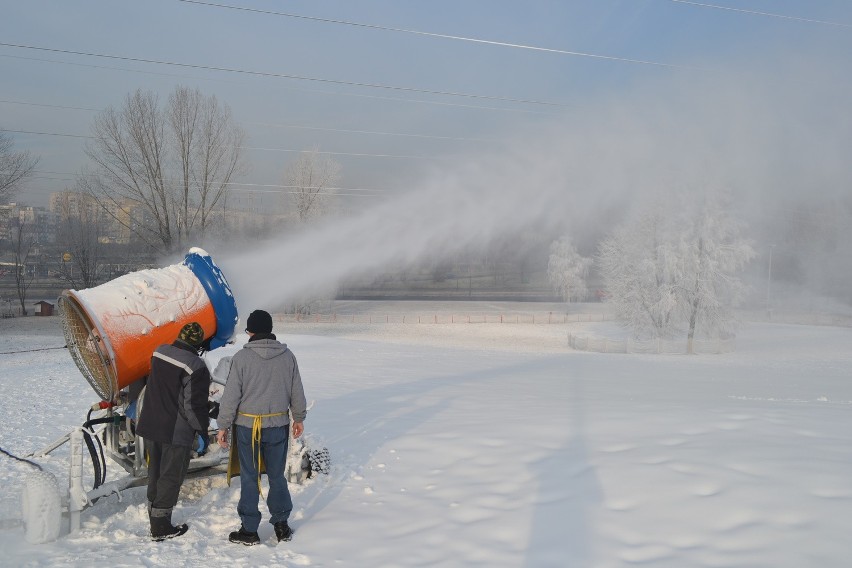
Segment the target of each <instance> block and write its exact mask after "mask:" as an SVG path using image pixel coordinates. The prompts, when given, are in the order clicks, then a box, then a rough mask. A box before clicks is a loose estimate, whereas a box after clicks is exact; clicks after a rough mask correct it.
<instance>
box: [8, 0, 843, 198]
mask: <svg viewBox="0 0 852 568" xmlns="http://www.w3.org/2000/svg"><path fill="white" fill-rule="evenodd" d="M718 2H719V4H714V3H707V4H700V3H692V2H679V1H673V0H550V1H548V0H536V1H531V2H518V1H515V2H508V1H503V0H464V1H461V2H460V1H458V0H453V1H449V0H430V1H429V2H424V1H414V0H407V1H406V0H385V1H381V0H364V1H359V2H353V1H351V0H339V1H334V0H320V1H316V0H315V1H311V2H308V1H304V0H301V1H300V0H293V1H287V2H283V1H271V0H268V1H264V0H221V3H218V5H216V4H217V3H214V2H201V1H199V2H184V1H179V0H147V1H145V2H141V1H136V2H133V1H116V0H110V1H107V0H79V1H74V2H67V1H64V0H63V1H60V0H53V1H49V0H27V1H26V2H19V1H12V0H2V1H0V13H2V18H0V44H2V45H0V76H2V81H0V128H3V129H7V130H10V131H22V132H10V134H11V135H12V136H13V138H14V140H15V144H16V148H18V149H28V150H30V151H32V152H33V153H34V154H35V155H37V156H40V157H41V162H40V164H39V168H38V170H39V173H38V175H37V177H36V178H35V179H33V180H31V181H30V182H29V183H28V185H27V188H26V190H25V191H24V192H21V193H20V194H19V196H18V201H20V202H24V203H31V204H37V205H38V204H44V203H46V196H47V194H49V193H50V192H52V191H59V190H62V189H64V188H66V187H70V186H71V185H72V183H73V182H72V179H73V174H75V173H76V172H78V171H79V170H80V168H81V167H82V166H83V165H84V164H85V163H86V158H85V156H84V154H83V151H82V145H83V143H84V141H85V138H84V137H85V136H87V135H88V134H89V132H90V126H91V123H92V119H93V117H94V116H96V114H97V112H98V111H100V110H102V109H104V108H107V107H109V106H115V107H118V106H120V105H121V104H122V102H123V99H124V97H125V96H126V95H127V94H128V93H131V92H133V91H135V90H136V89H143V90H151V91H154V92H156V93H158V94H159V95H160V96H161V97H162V99H163V100H165V99H166V98H167V96H168V94H169V93H170V92H171V91H172V90H173V89H174V87H175V86H177V85H187V86H190V87H198V88H199V89H201V91H202V92H204V93H205V94H208V95H216V96H217V97H218V98H219V100H220V101H222V102H224V103H227V104H228V105H230V107H231V109H232V110H233V113H234V116H235V118H236V120H237V121H238V122H239V123H240V124H241V125H242V126H243V127H244V128H245V129H246V131H247V133H248V139H247V146H248V147H249V148H248V149H247V150H246V156H247V158H248V161H249V164H250V168H251V169H250V170H249V173H247V174H246V175H245V176H244V177H243V178H241V179H240V180H239V181H241V182H244V183H245V184H247V185H244V186H240V187H239V188H238V189H237V191H238V193H239V195H241V196H243V197H244V198H246V199H248V198H249V197H253V198H254V199H256V200H257V202H258V203H260V202H261V200H271V199H273V195H275V192H276V191H280V190H276V188H274V187H267V188H266V189H262V188H261V186H274V185H276V184H279V185H280V184H281V183H282V173H283V170H284V167H285V166H286V164H287V163H288V161H291V160H293V159H294V157H295V155H296V154H295V153H294V151H300V150H304V149H306V148H308V147H311V146H313V145H319V147H320V149H321V150H322V151H326V152H332V153H334V156H333V157H334V159H336V160H337V161H339V162H340V163H341V165H342V174H343V178H342V180H341V182H340V186H341V187H342V188H343V189H342V190H341V193H343V194H345V195H346V197H345V198H344V199H345V200H346V201H348V202H350V203H352V204H354V203H356V202H361V203H363V202H365V201H366V202H372V201H381V200H383V199H385V198H386V197H387V196H388V195H391V194H393V193H394V192H399V191H402V190H406V189H410V188H412V187H414V186H416V185H417V184H418V183H420V181H421V180H422V179H424V178H425V177H429V176H432V175H433V174H434V172H445V171H448V170H452V169H453V168H456V167H457V166H458V165H459V164H465V163H466V161H468V159H469V156H473V155H478V156H482V155H490V156H500V155H503V153H505V152H508V151H510V150H509V149H511V148H513V146H514V145H515V143H516V142H519V141H522V142H521V143H525V142H524V141H537V142H538V143H541V138H542V137H543V136H553V132H554V131H560V130H562V131H565V130H568V131H570V130H571V125H572V124H574V123H576V122H577V121H579V120H582V122H583V123H584V124H583V126H582V127H583V128H587V129H589V130H590V131H592V132H593V134H594V136H595V138H597V142H596V144H602V145H604V146H605V145H606V140H608V139H613V140H614V141H616V139H618V138H620V137H621V133H620V132H618V128H617V126H616V128H615V130H610V131H607V132H608V135H607V136H602V135H601V133H600V132H598V133H594V130H595V122H596V118H594V117H595V116H599V117H600V119H601V120H602V121H605V122H606V123H607V125H608V126H607V127H608V128H611V127H612V126H613V125H614V124H616V125H617V124H618V121H616V120H613V118H612V116H613V114H616V115H617V114H618V113H624V114H626V115H630V116H633V117H635V115H636V114H637V113H641V112H642V111H643V109H648V112H649V113H651V114H656V115H661V116H663V115H665V114H666V110H665V109H667V108H672V115H670V116H668V117H666V118H667V119H668V120H669V121H672V120H673V121H674V122H677V121H678V120H681V121H682V120H684V118H685V117H688V116H692V115H694V114H695V111H693V110H689V109H686V110H685V105H686V104H688V101H690V100H691V99H692V98H693V97H692V95H690V94H689V93H688V89H689V88H691V86H693V85H696V84H702V85H705V86H706V85H711V84H714V82H715V79H714V78H715V77H722V76H724V77H727V79H725V81H724V82H725V85H724V88H722V87H720V91H725V92H726V93H728V94H727V95H725V96H730V94H731V93H736V92H737V89H736V85H735V80H731V79H730V78H731V77H734V76H736V77H739V78H741V79H742V80H743V81H753V82H754V84H753V85H751V87H754V86H755V85H757V89H756V90H755V89H751V90H750V92H761V93H764V94H765V93H767V92H770V91H772V89H773V87H772V86H771V85H772V82H773V81H782V82H783V84H784V85H785V86H784V87H782V89H785V90H786V89H787V87H788V86H789V85H790V84H793V85H794V86H796V90H798V88H799V87H801V89H802V90H803V93H804V94H803V95H802V96H801V102H802V107H797V108H807V107H808V106H809V105H813V106H819V105H820V104H821V101H820V100H815V99H814V98H813V97H814V93H819V92H821V89H820V88H819V86H817V87H814V85H813V81H812V80H811V79H810V78H808V77H805V76H802V79H801V83H802V84H797V83H796V81H792V83H791V77H790V75H791V73H792V74H794V75H795V74H800V73H801V70H802V69H808V70H812V69H813V68H814V67H818V68H820V69H821V72H822V77H823V79H824V78H825V77H837V76H842V75H845V74H848V71H849V69H850V66H849V65H848V54H849V53H852V3H850V2H848V0H820V1H814V0H751V1H734V0H718ZM224 6H230V7H224ZM722 6H724V7H727V8H730V9H723V8H722ZM234 8H242V9H234ZM285 14H286V15H285ZM297 16H299V17H297ZM329 20H334V22H332V21H329ZM352 24H362V25H352ZM382 28H394V29H395V30H396V31H394V30H390V29H382ZM399 30H408V31H399ZM414 31H417V32H426V33H428V34H436V35H427V34H424V33H413V32H414ZM438 35H443V36H456V37H457V38H463V39H453V38H449V37H438ZM472 40H488V41H493V42H502V43H507V44H515V46H507V45H496V44H492V43H482V42H478V41H472ZM13 46H18V47H13ZM22 46H26V47H22ZM517 46H525V47H517ZM531 48H545V49H548V50H555V51H544V50H541V49H531ZM72 52H76V53H72ZM565 52H573V53H565ZM82 53H86V54H89V55H82ZM799 55H801V60H798V61H797V57H798V56H799ZM592 56H595V57H592ZM597 56H600V57H597ZM140 60H147V61H148V62H143V61H140ZM844 62H845V63H847V65H846V66H845V67H844V66H843V63H844ZM166 63H172V65H169V64H166ZM174 64H181V65H174ZM212 68H218V69H220V70H214V69H212ZM225 69H227V70H228V71H226V70H225ZM791 70H795V71H791ZM285 75H286V76H290V77H294V76H298V77H303V78H305V79H301V80H300V79H294V78H286V77H284V76H285ZM308 78H311V79H316V80H308ZM756 78H757V79H756ZM823 79H820V80H823ZM355 83H358V84H360V85H355ZM367 85H373V86H367ZM751 87H750V88H751ZM824 90H825V91H826V94H827V95H829V96H830V95H831V93H830V91H837V89H834V88H833V87H832V86H831V85H826V86H825V89H824ZM442 93H443V94H442ZM448 93H455V95H451V94H448ZM684 93H687V94H684ZM461 95H469V96H461ZM670 96H671V97H672V98H671V100H667V98H668V97H670ZM701 96H702V97H706V100H712V94H711V95H710V96H708V92H707V90H706V89H703V90H702V94H701ZM756 96H758V97H760V96H763V95H756ZM602 101H609V102H608V103H606V104H604V103H602ZM646 102H647V103H648V104H646ZM750 105H751V106H750V107H749V105H746V107H747V108H759V107H760V105H759V104H754V100H752V102H751V103H750ZM773 108H776V107H773ZM742 112H747V111H742ZM710 114H712V113H710ZM847 114H848V113H847ZM672 117H677V118H672ZM645 123H646V124H649V123H653V120H651V119H649V118H648V117H645ZM554 125H560V126H559V127H556V128H555V127H554ZM666 128H667V127H666ZM625 129H626V130H629V129H630V127H629V126H626V127H625ZM36 133H40V134H36ZM752 134H753V132H752V131H751V130H749V131H748V132H747V133H746V137H748V136H751V135H752ZM764 134H765V133H764ZM761 136H763V134H761ZM571 144H573V145H575V146H576V145H577V144H578V141H577V140H573V141H572V142H571ZM722 144H724V142H723V143H722ZM543 146H548V144H546V143H545V144H543ZM364 189H367V190H370V191H355V190H364Z"/></svg>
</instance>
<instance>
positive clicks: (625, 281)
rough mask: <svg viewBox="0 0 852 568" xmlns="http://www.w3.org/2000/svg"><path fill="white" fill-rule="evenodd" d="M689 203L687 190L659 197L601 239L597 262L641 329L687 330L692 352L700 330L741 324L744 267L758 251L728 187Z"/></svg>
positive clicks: (632, 324)
mask: <svg viewBox="0 0 852 568" xmlns="http://www.w3.org/2000/svg"><path fill="white" fill-rule="evenodd" d="M690 203H695V202H694V201H690V200H687V199H685V198H684V196H681V198H680V199H677V198H670V199H668V200H666V201H665V202H662V201H658V202H655V203H654V204H653V205H651V206H649V207H648V208H647V209H646V210H645V211H644V212H643V213H642V214H641V215H640V216H639V217H638V219H637V220H636V221H635V222H632V223H628V224H626V225H625V226H623V227H620V228H619V229H617V230H615V231H614V232H613V233H612V235H610V236H609V237H608V238H607V239H606V240H605V241H604V242H603V243H602V244H601V246H600V249H599V255H598V261H599V263H600V266H601V270H602V273H603V276H604V281H605V285H606V289H607V293H608V300H609V301H611V302H612V303H613V304H614V306H615V308H616V312H617V314H618V315H619V317H620V318H621V319H622V320H623V321H624V323H625V324H626V325H627V326H628V327H629V328H630V329H631V330H632V331H633V334H634V336H636V337H642V336H647V335H649V334H651V335H653V336H655V337H671V336H672V335H674V334H675V333H677V332H681V331H682V330H683V329H686V330H687V338H688V342H687V350H688V351H689V352H690V353H691V352H692V351H693V341H694V338H695V334H696V331H700V332H702V333H705V334H707V335H713V336H717V335H719V334H725V333H730V332H731V331H733V329H734V328H735V325H736V320H735V318H734V315H733V311H732V308H733V307H734V306H735V305H736V304H737V302H738V301H739V299H740V296H741V293H742V290H743V285H742V282H741V281H740V280H739V278H738V276H737V274H738V273H739V272H740V271H741V270H742V268H743V267H744V265H745V264H746V263H747V262H748V261H749V260H750V259H751V258H752V257H753V256H754V251H753V249H752V248H751V246H750V244H749V242H748V241H747V240H746V239H744V238H743V237H742V236H741V235H740V225H739V223H738V221H737V220H736V219H735V218H734V217H733V215H732V213H731V208H730V205H729V200H728V198H727V195H726V194H723V193H716V194H711V195H709V196H708V197H707V198H706V199H704V200H703V201H699V202H697V203H698V205H694V206H690V205H689V204H690Z"/></svg>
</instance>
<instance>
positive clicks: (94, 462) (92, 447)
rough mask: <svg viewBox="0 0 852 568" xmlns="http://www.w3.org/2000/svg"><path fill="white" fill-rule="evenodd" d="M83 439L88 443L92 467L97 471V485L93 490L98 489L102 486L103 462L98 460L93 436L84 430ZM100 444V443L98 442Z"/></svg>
mask: <svg viewBox="0 0 852 568" xmlns="http://www.w3.org/2000/svg"><path fill="white" fill-rule="evenodd" d="M83 439H84V440H85V441H86V447H88V448H89V455H90V456H91V458H92V467H93V468H94V470H95V484H94V486H93V487H92V489H97V488H98V487H100V485H101V477H102V476H103V474H102V473H101V462H100V460H98V453H97V451H96V450H95V443H94V442H93V441H92V435H91V434H89V433H88V432H87V431H85V430H83ZM98 443H100V441H98Z"/></svg>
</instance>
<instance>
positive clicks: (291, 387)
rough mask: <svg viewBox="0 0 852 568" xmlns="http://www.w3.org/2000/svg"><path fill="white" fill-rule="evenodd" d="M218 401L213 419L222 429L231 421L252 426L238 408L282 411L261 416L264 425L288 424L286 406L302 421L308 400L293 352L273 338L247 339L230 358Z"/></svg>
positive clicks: (247, 410) (271, 411)
mask: <svg viewBox="0 0 852 568" xmlns="http://www.w3.org/2000/svg"><path fill="white" fill-rule="evenodd" d="M273 337H274V336H273ZM219 404H220V406H219V416H218V417H217V418H216V423H217V424H218V426H219V428H220V429H223V430H226V429H228V428H230V427H231V424H233V423H236V424H237V425H239V426H247V427H249V428H251V426H252V423H253V422H254V419H253V418H249V417H247V416H241V415H240V414H238V413H240V412H242V413H246V414H274V413H278V412H283V413H284V414H282V415H280V416H269V417H267V418H264V419H263V428H269V427H273V426H287V425H288V424H289V423H290V419H289V417H288V414H287V411H288V409H289V411H290V412H291V413H292V415H293V421H294V422H303V421H304V420H305V415H306V414H307V402H306V401H305V390H304V388H303V387H302V377H301V376H300V375H299V365H298V364H297V363H296V357H295V356H294V355H293V352H292V351H290V350H289V349H287V345H286V344H283V343H280V342H278V341H277V340H275V339H258V340H255V341H249V342H248V343H246V344H245V345H244V346H243V348H242V349H240V350H239V351H238V352H237V353H236V354H235V355H234V357H233V358H232V359H231V370H230V372H229V373H228V381H227V384H226V385H225V392H224V393H223V394H222V399H221V400H220V401H219Z"/></svg>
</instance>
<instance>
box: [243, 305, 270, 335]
mask: <svg viewBox="0 0 852 568" xmlns="http://www.w3.org/2000/svg"><path fill="white" fill-rule="evenodd" d="M246 331H247V332H249V333H272V316H271V315H269V312H265V311H263V310H255V311H253V312H252V313H250V314H249V317H248V320H247V321H246Z"/></svg>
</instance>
